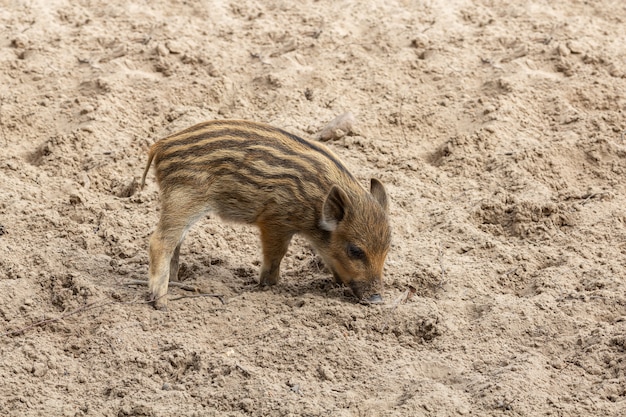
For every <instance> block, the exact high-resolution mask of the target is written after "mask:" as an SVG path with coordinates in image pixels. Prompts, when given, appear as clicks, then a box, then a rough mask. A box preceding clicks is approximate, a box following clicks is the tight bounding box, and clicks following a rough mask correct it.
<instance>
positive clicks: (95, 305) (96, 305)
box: [0, 301, 117, 336]
mask: <svg viewBox="0 0 626 417" xmlns="http://www.w3.org/2000/svg"><path fill="white" fill-rule="evenodd" d="M116 303H117V301H107V302H103V303H99V302H98V301H94V302H93V303H89V304H85V305H84V306H82V307H79V308H77V309H75V310H72V311H69V312H67V313H63V314H61V315H60V316H59V317H54V318H51V319H45V320H40V321H38V322H35V323H33V324H31V325H28V326H26V327H22V328H20V329H17V330H9V331H8V332H4V333H2V334H0V336H13V335H18V334H22V333H24V332H26V331H27V330H31V329H34V328H35V327H43V326H45V325H47V324H50V323H55V322H57V321H61V320H63V319H64V318H66V317H69V316H72V315H74V314H77V313H81V312H83V311H87V310H92V309H94V308H99V307H105V306H107V305H110V304H116Z"/></svg>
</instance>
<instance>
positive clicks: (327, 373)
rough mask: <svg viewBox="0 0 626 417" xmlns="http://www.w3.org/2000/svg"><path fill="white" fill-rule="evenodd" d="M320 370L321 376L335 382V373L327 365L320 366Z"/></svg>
mask: <svg viewBox="0 0 626 417" xmlns="http://www.w3.org/2000/svg"><path fill="white" fill-rule="evenodd" d="M318 372H319V373H320V376H321V377H322V378H323V379H325V380H326V381H330V382H333V381H334V380H335V374H334V373H333V371H331V370H330V369H328V367H326V366H320V367H319V368H318Z"/></svg>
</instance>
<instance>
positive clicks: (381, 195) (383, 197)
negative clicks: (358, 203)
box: [370, 178, 389, 213]
mask: <svg viewBox="0 0 626 417" xmlns="http://www.w3.org/2000/svg"><path fill="white" fill-rule="evenodd" d="M370 193H372V195H373V196H374V199H376V201H378V203H379V204H380V205H381V207H382V208H383V210H385V213H389V201H388V200H387V192H386V191H385V187H384V186H383V183H382V182H380V181H378V180H377V179H376V178H372V179H371V180H370Z"/></svg>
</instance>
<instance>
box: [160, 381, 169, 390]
mask: <svg viewBox="0 0 626 417" xmlns="http://www.w3.org/2000/svg"><path fill="white" fill-rule="evenodd" d="M161 389H162V390H163V391H171V390H172V384H170V383H169V382H164V383H163V386H162V387H161Z"/></svg>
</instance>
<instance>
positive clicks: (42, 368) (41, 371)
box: [31, 362, 48, 376]
mask: <svg viewBox="0 0 626 417" xmlns="http://www.w3.org/2000/svg"><path fill="white" fill-rule="evenodd" d="M31 372H32V374H33V375H35V376H44V375H45V374H46V373H47V372H48V367H47V366H46V365H45V364H43V363H41V362H35V363H34V364H33V369H32V370H31Z"/></svg>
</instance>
